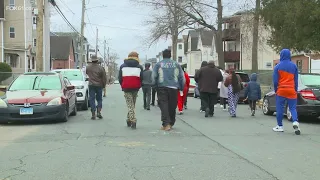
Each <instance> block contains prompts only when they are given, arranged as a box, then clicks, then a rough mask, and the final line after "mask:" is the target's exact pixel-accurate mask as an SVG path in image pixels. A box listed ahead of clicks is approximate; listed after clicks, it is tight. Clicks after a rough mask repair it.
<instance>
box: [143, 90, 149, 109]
mask: <svg viewBox="0 0 320 180" xmlns="http://www.w3.org/2000/svg"><path fill="white" fill-rule="evenodd" d="M142 92H143V107H144V108H145V109H150V100H151V86H143V87H142Z"/></svg>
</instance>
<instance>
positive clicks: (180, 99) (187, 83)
mask: <svg viewBox="0 0 320 180" xmlns="http://www.w3.org/2000/svg"><path fill="white" fill-rule="evenodd" d="M183 72H184V78H185V84H184V89H183V94H181V93H180V91H179V92H178V109H179V114H180V115H182V114H183V105H184V103H185V100H186V98H187V96H188V91H189V87H190V78H189V75H188V74H187V73H186V71H185V70H183Z"/></svg>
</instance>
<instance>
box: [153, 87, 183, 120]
mask: <svg viewBox="0 0 320 180" xmlns="http://www.w3.org/2000/svg"><path fill="white" fill-rule="evenodd" d="M157 94H158V101H159V107H160V110H161V121H162V126H167V125H171V126H173V125H174V123H175V122H176V109H177V104H178V90H177V89H173V88H167V87H159V88H158V89H157Z"/></svg>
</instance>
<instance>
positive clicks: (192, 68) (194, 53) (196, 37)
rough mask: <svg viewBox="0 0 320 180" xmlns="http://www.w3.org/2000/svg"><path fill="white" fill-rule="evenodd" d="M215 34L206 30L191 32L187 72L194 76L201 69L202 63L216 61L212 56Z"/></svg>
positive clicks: (187, 53) (189, 34) (189, 35)
mask: <svg viewBox="0 0 320 180" xmlns="http://www.w3.org/2000/svg"><path fill="white" fill-rule="evenodd" d="M213 36H214V32H213V31H208V30H204V29H198V30H191V31H189V33H188V38H187V39H188V43H187V45H188V47H187V52H186V56H187V72H188V73H189V74H190V75H194V74H195V72H196V71H197V70H199V69H200V66H201V63H202V61H212V60H213V61H215V59H214V56H213V55H212V54H211V49H212V40H213Z"/></svg>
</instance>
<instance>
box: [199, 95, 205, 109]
mask: <svg viewBox="0 0 320 180" xmlns="http://www.w3.org/2000/svg"><path fill="white" fill-rule="evenodd" d="M203 97H205V95H204V94H203V93H202V92H200V103H201V106H200V110H201V111H205V110H206V108H205V107H204V104H205V103H204V99H203Z"/></svg>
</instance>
